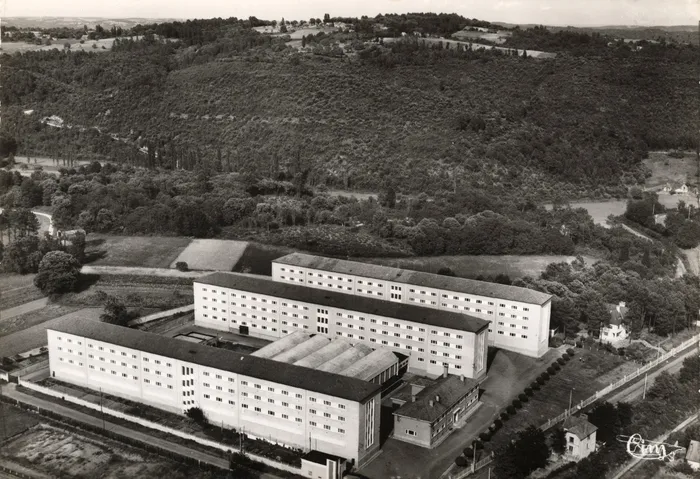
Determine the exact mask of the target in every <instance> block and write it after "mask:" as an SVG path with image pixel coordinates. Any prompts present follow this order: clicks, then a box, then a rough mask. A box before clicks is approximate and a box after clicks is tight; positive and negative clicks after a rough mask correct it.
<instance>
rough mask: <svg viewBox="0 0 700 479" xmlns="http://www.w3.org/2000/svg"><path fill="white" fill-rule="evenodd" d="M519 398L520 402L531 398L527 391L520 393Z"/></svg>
mask: <svg viewBox="0 0 700 479" xmlns="http://www.w3.org/2000/svg"><path fill="white" fill-rule="evenodd" d="M518 399H519V400H520V402H528V401H529V400H530V398H529V397H528V395H527V394H525V393H520V394H518Z"/></svg>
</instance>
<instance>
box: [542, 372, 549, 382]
mask: <svg viewBox="0 0 700 479" xmlns="http://www.w3.org/2000/svg"><path fill="white" fill-rule="evenodd" d="M540 377H541V378H542V379H544V380H545V381H547V380H549V378H550V377H551V374H549V373H548V372H544V373H542V374H540Z"/></svg>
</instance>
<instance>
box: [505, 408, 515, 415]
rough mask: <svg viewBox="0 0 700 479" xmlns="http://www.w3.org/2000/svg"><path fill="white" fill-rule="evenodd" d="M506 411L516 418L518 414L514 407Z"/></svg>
mask: <svg viewBox="0 0 700 479" xmlns="http://www.w3.org/2000/svg"><path fill="white" fill-rule="evenodd" d="M506 411H508V414H510V415H511V416H514V415H515V413H516V412H517V410H516V409H515V407H513V406H508V407H507V408H506Z"/></svg>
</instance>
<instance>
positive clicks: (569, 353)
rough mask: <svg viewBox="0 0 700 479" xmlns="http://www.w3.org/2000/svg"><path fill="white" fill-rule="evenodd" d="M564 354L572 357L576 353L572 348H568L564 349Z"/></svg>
mask: <svg viewBox="0 0 700 479" xmlns="http://www.w3.org/2000/svg"><path fill="white" fill-rule="evenodd" d="M566 354H568V355H569V356H570V357H572V358H573V357H574V356H575V355H576V351H574V350H573V349H572V348H569V349H567V350H566Z"/></svg>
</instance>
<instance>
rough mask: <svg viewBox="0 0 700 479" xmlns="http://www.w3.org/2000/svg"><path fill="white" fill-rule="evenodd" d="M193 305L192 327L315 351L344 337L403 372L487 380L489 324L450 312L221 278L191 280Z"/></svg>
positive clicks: (228, 275)
mask: <svg viewBox="0 0 700 479" xmlns="http://www.w3.org/2000/svg"><path fill="white" fill-rule="evenodd" d="M194 304H195V308H194V310H195V324H197V325H199V326H203V327H207V328H212V329H218V330H222V331H234V332H236V333H239V334H249V335H251V336H255V337H260V338H264V339H270V340H277V339H280V338H283V337H285V336H287V335H289V334H291V333H293V332H295V331H300V332H304V333H307V334H315V335H316V336H314V338H312V340H313V341H314V344H315V345H317V346H318V345H321V344H323V343H324V341H325V342H328V338H343V339H346V340H347V341H348V342H349V343H351V344H353V345H356V344H364V345H367V346H369V347H371V348H372V349H375V348H377V347H381V348H383V349H387V350H390V351H392V352H394V353H396V354H400V355H402V356H405V357H407V358H408V365H407V366H408V369H409V371H411V372H415V373H417V374H423V375H428V376H433V377H437V376H440V375H442V374H443V373H444V372H445V371H447V372H448V373H452V374H457V375H460V374H463V375H464V376H466V377H468V378H479V377H482V376H483V375H484V374H485V373H486V355H487V349H488V348H487V347H486V344H487V336H488V333H487V330H488V322H487V321H485V320H483V319H480V318H477V317H473V316H467V315H463V314H459V313H455V312H452V311H438V310H435V309H431V308H421V307H419V306H416V305H413V304H402V303H396V302H390V301H382V300H380V299H375V298H371V297H358V296H353V295H351V294H346V293H345V292H336V291H324V290H320V289H316V288H310V287H308V286H306V285H303V286H302V285H296V284H288V283H286V282H280V281H274V280H272V279H268V278H263V277H259V276H253V275H245V274H237V273H221V272H219V273H213V274H210V275H207V276H204V277H201V278H197V279H196V280H195V282H194ZM285 340H286V339H285ZM271 347H272V346H271ZM298 352H299V353H302V352H303V351H298ZM280 354H284V352H281V353H280ZM288 354H291V353H288ZM342 354H345V352H343V353H342ZM375 356H376V355H375ZM302 357H303V356H299V357H298V358H296V359H297V360H299V359H301V358H302ZM375 360H376V361H377V362H378V363H379V357H376V358H375ZM381 362H382V363H383V364H386V366H387V368H389V366H390V365H389V363H388V362H386V361H384V360H382V361H381ZM367 379H369V377H367Z"/></svg>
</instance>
